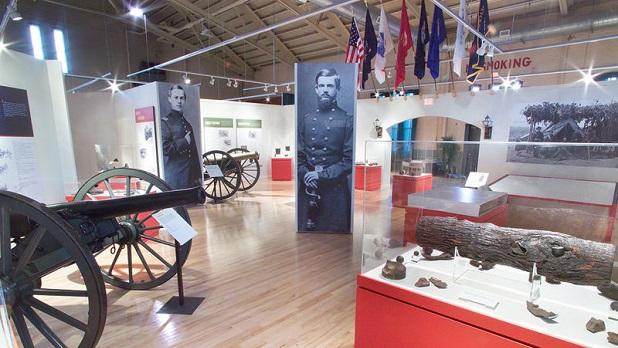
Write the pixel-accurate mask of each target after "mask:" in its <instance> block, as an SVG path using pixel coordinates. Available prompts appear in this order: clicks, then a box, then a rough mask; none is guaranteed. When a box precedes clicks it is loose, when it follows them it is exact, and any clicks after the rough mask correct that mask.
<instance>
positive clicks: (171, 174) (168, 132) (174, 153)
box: [159, 85, 202, 189]
mask: <svg viewBox="0 0 618 348" xmlns="http://www.w3.org/2000/svg"><path fill="white" fill-rule="evenodd" d="M188 88H191V87H189V86H181V85H171V87H169V89H167V93H166V98H165V100H166V101H167V104H168V107H167V110H169V112H166V113H164V109H163V108H161V109H160V112H161V115H162V116H161V148H162V152H163V173H164V178H165V181H166V182H167V183H168V184H169V185H170V186H171V188H172V189H183V188H189V187H195V186H200V185H201V176H202V170H201V165H200V158H201V156H200V155H199V153H198V150H197V149H198V143H197V141H196V139H199V133H198V134H196V133H195V129H199V126H198V127H195V128H194V127H193V126H192V125H191V123H190V122H189V121H188V120H187V116H189V115H188V113H187V105H188V102H190V101H188V100H187V96H188V93H187V92H188V91H187V90H186V89H188ZM198 96H199V93H198ZM159 98H160V100H161V104H164V103H163V98H162V96H161V95H160V97H159ZM198 103H199V101H198ZM193 109H195V107H193ZM192 113H194V112H192ZM191 116H192V117H191V119H195V118H197V119H198V122H199V104H198V112H197V115H191ZM198 125H199V123H198Z"/></svg>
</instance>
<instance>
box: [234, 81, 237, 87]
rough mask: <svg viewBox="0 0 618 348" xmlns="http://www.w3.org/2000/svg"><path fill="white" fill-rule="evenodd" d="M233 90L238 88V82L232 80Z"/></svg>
mask: <svg viewBox="0 0 618 348" xmlns="http://www.w3.org/2000/svg"><path fill="white" fill-rule="evenodd" d="M234 88H238V80H234Z"/></svg>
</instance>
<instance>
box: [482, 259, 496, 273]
mask: <svg viewBox="0 0 618 348" xmlns="http://www.w3.org/2000/svg"><path fill="white" fill-rule="evenodd" d="M495 265H496V263H495V262H489V261H483V262H481V270H483V271H488V270H490V269H492V268H494V266H495Z"/></svg>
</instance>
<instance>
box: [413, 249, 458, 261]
mask: <svg viewBox="0 0 618 348" xmlns="http://www.w3.org/2000/svg"><path fill="white" fill-rule="evenodd" d="M431 253H433V249H432V248H423V251H422V252H421V255H423V258H425V260H428V261H438V260H452V259H453V255H451V254H450V253H442V254H440V255H436V256H432V255H431Z"/></svg>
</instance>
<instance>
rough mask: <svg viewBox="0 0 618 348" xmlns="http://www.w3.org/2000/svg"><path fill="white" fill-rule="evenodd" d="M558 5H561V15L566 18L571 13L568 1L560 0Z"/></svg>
mask: <svg viewBox="0 0 618 348" xmlns="http://www.w3.org/2000/svg"><path fill="white" fill-rule="evenodd" d="M558 4H559V5H560V14H561V15H563V16H566V15H567V14H568V13H569V2H568V0H558Z"/></svg>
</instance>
